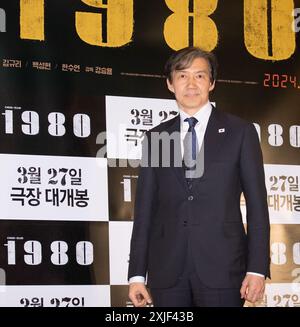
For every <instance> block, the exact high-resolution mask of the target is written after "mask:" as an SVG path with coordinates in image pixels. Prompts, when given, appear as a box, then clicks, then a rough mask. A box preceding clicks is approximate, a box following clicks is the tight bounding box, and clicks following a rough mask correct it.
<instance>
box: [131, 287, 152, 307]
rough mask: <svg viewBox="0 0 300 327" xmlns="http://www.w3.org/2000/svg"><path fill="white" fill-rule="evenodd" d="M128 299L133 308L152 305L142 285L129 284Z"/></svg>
mask: <svg viewBox="0 0 300 327" xmlns="http://www.w3.org/2000/svg"><path fill="white" fill-rule="evenodd" d="M129 298H130V300H131V301H132V303H133V305H134V306H135V307H145V306H146V305H147V304H151V303H152V299H151V297H150V295H149V293H148V291H147V289H146V286H145V285H144V283H130V284H129Z"/></svg>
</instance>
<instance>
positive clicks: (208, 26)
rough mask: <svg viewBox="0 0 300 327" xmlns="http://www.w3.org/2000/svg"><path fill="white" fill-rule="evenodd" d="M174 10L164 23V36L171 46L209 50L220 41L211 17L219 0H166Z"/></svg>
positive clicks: (175, 48) (174, 47)
mask: <svg viewBox="0 0 300 327" xmlns="http://www.w3.org/2000/svg"><path fill="white" fill-rule="evenodd" d="M165 1H166V4H167V6H168V7H169V9H170V10H172V12H173V14H172V15H170V16H169V17H168V18H167V20H166V22H165V25H164V37H165V40H166V42H167V44H168V45H169V47H170V48H172V49H174V50H179V49H181V48H184V47H186V46H189V45H194V46H199V47H201V48H203V49H205V50H207V51H211V50H213V49H214V48H215V47H216V46H217V43H218V30H217V27H216V25H215V23H214V21H213V20H212V19H211V18H210V17H209V15H211V14H212V13H213V12H214V11H215V10H216V8H217V4H218V0H165Z"/></svg>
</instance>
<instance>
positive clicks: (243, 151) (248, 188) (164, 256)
mask: <svg viewBox="0 0 300 327" xmlns="http://www.w3.org/2000/svg"><path fill="white" fill-rule="evenodd" d="M166 75H167V85H168V88H169V90H170V91H171V92H173V93H174V94H175V98H176V101H177V104H178V107H179V115H178V116H177V117H175V118H173V119H171V120H169V121H167V122H165V123H162V124H160V125H159V126H157V127H155V128H154V129H152V130H150V131H149V132H147V133H146V135H145V139H144V141H143V160H142V166H141V168H140V174H139V179H138V185H137V193H136V202H135V213H134V225H133V232H132V239H131V252H130V262H129V273H128V278H129V297H130V299H131V300H132V302H133V304H134V305H135V306H145V305H147V304H150V303H152V300H153V303H154V305H155V306H162V307H164V306H183V307H184V306H237V307H238V306H243V304H244V301H245V300H248V301H250V302H255V301H257V300H259V299H261V298H262V296H263V292H264V286H265V278H266V277H269V229H270V226H269V216H268V208H267V201H266V198H267V195H266V188H265V181H264V170H263V160H262V154H261V149H260V145H259V140H258V136H257V133H256V130H255V128H254V126H253V125H252V124H251V123H248V122H246V121H244V120H242V119H240V118H238V117H235V116H233V115H230V114H227V113H223V112H221V111H220V110H219V109H216V108H214V107H213V106H212V105H211V104H210V102H209V93H210V92H211V91H212V90H213V89H214V87H215V82H216V59H215V57H214V55H213V54H212V53H209V52H206V51H203V50H201V49H199V48H196V47H188V48H184V49H181V50H179V51H177V52H176V53H175V54H174V55H173V56H171V58H170V59H169V60H168V62H167V64H166ZM219 106H220V107H221V104H218V107H219ZM166 133H167V134H168V135H174V137H173V139H172V140H173V142H169V143H168V145H167V146H166V142H157V140H156V139H155V138H158V137H160V136H161V135H165V134H166ZM176 133H177V134H176ZM162 143H163V144H162ZM157 144H159V146H157ZM154 145H155V146H154ZM178 149H179V153H182V154H180V155H181V157H180V160H179V161H183V165H182V167H178V166H177V164H176V163H178V160H177V159H178V158H177V155H176V154H178ZM164 153H170V155H171V160H170V165H169V167H166V165H165V164H164V162H162V161H163V160H161V158H159V160H158V162H159V164H153V162H156V163H157V156H163V154H164ZM153 158H154V159H155V160H153ZM242 192H243V194H244V197H245V200H246V208H247V234H246V233H245V230H244V226H243V222H242V216H241V212H240V196H241V193H242ZM146 275H147V278H148V280H147V283H148V286H149V288H150V293H151V297H150V294H149V293H148V290H147V288H146V286H145V278H146Z"/></svg>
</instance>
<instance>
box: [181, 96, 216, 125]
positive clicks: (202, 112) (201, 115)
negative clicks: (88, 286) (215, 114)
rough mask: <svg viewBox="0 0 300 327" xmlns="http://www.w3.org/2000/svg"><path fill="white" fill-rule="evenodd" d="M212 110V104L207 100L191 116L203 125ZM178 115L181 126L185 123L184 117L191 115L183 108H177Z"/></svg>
mask: <svg viewBox="0 0 300 327" xmlns="http://www.w3.org/2000/svg"><path fill="white" fill-rule="evenodd" d="M211 111H212V105H211V103H210V102H209V101H208V102H207V103H206V104H205V105H204V106H203V107H201V108H200V109H199V110H198V111H197V112H196V113H195V114H194V115H193V117H195V118H197V120H198V122H199V123H200V124H204V126H206V125H207V122H208V119H209V116H210V114H211ZM179 115H180V123H181V126H183V125H184V124H187V122H184V120H185V119H186V118H189V117H191V115H189V114H187V113H186V112H184V111H183V110H181V109H179Z"/></svg>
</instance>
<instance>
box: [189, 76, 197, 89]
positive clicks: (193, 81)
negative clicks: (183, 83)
mask: <svg viewBox="0 0 300 327" xmlns="http://www.w3.org/2000/svg"><path fill="white" fill-rule="evenodd" d="M187 84H188V86H189V87H193V86H195V85H196V78H195V77H194V76H189V77H188V83H187Z"/></svg>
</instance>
